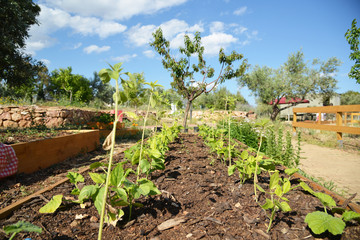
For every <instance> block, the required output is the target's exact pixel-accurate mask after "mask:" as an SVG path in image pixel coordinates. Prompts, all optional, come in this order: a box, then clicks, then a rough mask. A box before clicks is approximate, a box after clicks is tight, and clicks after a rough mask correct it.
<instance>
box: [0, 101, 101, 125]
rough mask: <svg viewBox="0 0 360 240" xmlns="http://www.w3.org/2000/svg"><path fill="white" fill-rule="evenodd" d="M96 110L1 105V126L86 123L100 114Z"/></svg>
mask: <svg viewBox="0 0 360 240" xmlns="http://www.w3.org/2000/svg"><path fill="white" fill-rule="evenodd" d="M99 114H100V113H99V112H96V111H87V110H82V109H65V108H57V107H38V106H0V127H2V128H17V127H20V128H24V127H30V126H36V125H45V126H47V127H49V128H52V127H61V126H64V125H67V124H84V123H86V122H89V121H90V120H91V119H92V118H93V117H95V116H97V115H99Z"/></svg>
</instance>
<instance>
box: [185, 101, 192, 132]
mask: <svg viewBox="0 0 360 240" xmlns="http://www.w3.org/2000/svg"><path fill="white" fill-rule="evenodd" d="M191 103H192V102H190V101H187V104H186V108H185V115H184V122H183V127H184V129H186V124H187V118H188V114H189V110H190V106H191Z"/></svg>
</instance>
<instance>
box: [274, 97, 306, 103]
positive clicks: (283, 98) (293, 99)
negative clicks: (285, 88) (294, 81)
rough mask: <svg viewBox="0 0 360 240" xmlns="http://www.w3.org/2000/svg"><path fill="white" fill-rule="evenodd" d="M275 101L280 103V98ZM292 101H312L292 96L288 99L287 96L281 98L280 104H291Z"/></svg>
mask: <svg viewBox="0 0 360 240" xmlns="http://www.w3.org/2000/svg"><path fill="white" fill-rule="evenodd" d="M275 103H278V100H277V99H276V100H275ZM291 103H310V101H309V100H307V99H301V98H298V97H296V98H291V99H289V100H287V99H286V97H282V98H280V101H279V103H278V104H291ZM269 105H273V101H271V102H269Z"/></svg>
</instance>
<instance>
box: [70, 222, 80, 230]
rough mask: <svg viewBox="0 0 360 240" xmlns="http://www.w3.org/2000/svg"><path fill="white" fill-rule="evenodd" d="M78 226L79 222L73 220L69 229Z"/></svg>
mask: <svg viewBox="0 0 360 240" xmlns="http://www.w3.org/2000/svg"><path fill="white" fill-rule="evenodd" d="M78 225H79V221H78V220H74V221H72V222H71V223H70V227H73V228H74V227H77V226H78Z"/></svg>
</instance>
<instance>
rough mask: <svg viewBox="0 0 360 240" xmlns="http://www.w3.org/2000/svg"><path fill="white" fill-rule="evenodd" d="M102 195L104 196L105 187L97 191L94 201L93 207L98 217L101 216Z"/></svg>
mask: <svg viewBox="0 0 360 240" xmlns="http://www.w3.org/2000/svg"><path fill="white" fill-rule="evenodd" d="M104 194H105V187H102V188H100V189H99V191H98V192H97V194H96V197H95V199H94V205H95V208H96V209H97V211H98V213H99V215H101V207H102V205H103V204H104V201H103V198H104Z"/></svg>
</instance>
